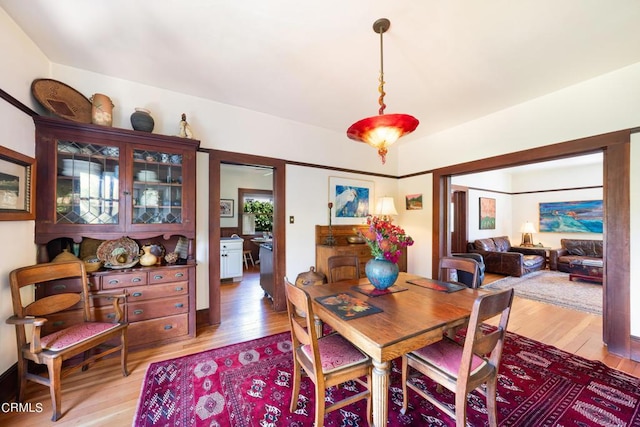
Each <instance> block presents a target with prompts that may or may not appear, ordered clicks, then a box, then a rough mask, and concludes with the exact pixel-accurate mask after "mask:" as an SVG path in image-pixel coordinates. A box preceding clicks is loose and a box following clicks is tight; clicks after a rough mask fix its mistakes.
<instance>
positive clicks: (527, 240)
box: [520, 221, 537, 246]
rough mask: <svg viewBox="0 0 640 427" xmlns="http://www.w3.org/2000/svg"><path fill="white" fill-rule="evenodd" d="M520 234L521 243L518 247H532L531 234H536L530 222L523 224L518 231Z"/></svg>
mask: <svg viewBox="0 0 640 427" xmlns="http://www.w3.org/2000/svg"><path fill="white" fill-rule="evenodd" d="M520 231H521V232H522V243H520V246H533V233H537V231H536V228H535V226H534V225H533V223H532V222H529V221H527V222H525V223H524V224H523V225H522V228H521V229H520Z"/></svg>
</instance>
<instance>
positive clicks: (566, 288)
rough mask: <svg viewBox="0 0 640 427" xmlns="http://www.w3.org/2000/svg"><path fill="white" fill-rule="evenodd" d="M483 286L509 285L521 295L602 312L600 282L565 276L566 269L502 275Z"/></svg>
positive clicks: (497, 286) (499, 287)
mask: <svg viewBox="0 0 640 427" xmlns="http://www.w3.org/2000/svg"><path fill="white" fill-rule="evenodd" d="M483 288H484V289H498V290H501V289H510V288H513V290H514V291H515V293H516V296H519V297H521V298H527V299H532V300H535V301H540V302H544V303H547V304H553V305H558V306H560V307H565V308H571V309H574V310H580V311H586V312H587V313H592V314H598V315H602V291H603V289H602V284H600V283H595V282H594V283H592V282H587V281H582V280H569V273H563V272H561V271H548V270H542V271H534V272H533V273H529V274H527V275H525V276H522V277H505V278H504V279H500V280H497V281H495V282H493V283H489V284H488V285H486V286H483Z"/></svg>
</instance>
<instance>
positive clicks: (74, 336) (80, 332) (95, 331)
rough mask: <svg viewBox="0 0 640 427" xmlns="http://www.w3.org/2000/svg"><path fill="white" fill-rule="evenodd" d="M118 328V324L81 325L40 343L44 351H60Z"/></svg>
mask: <svg viewBox="0 0 640 427" xmlns="http://www.w3.org/2000/svg"><path fill="white" fill-rule="evenodd" d="M118 326H120V325H119V324H118V323H100V322H86V323H79V324H77V325H72V326H70V327H68V328H66V329H63V330H61V331H57V332H54V333H52V334H49V335H46V336H44V337H42V338H40V343H41V345H42V348H44V349H47V350H53V351H60V350H64V349H65V348H69V347H71V346H73V345H76V344H78V343H81V342H82V341H85V340H88V339H90V338H93V337H95V336H97V335H100V334H102V333H104V332H106V331H108V330H110V329H113V328H116V327H118Z"/></svg>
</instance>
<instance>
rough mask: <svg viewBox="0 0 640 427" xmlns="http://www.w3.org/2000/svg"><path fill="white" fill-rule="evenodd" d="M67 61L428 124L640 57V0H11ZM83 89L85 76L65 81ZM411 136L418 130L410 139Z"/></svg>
mask: <svg viewBox="0 0 640 427" xmlns="http://www.w3.org/2000/svg"><path fill="white" fill-rule="evenodd" d="M0 7H2V8H3V9H4V10H5V11H6V12H7V13H8V14H9V15H10V16H11V17H12V18H13V19H14V20H15V21H16V23H17V24H18V25H19V26H20V27H21V28H22V29H23V30H24V31H25V32H26V33H27V34H28V35H29V37H31V38H32V39H33V40H34V42H35V43H36V44H37V45H38V46H39V47H40V48H41V49H42V51H43V52H44V53H45V55H47V57H48V58H49V59H50V60H51V61H53V62H54V63H58V64H63V65H67V66H71V67H76V68H81V69H86V70H90V71H93V72H97V73H101V74H106V75H110V76H114V77H118V78H122V79H126V80H131V81H136V82H140V83H144V84H148V85H151V86H156V87H160V88H165V89H169V90H174V91H177V92H182V93H186V94H191V95H196V96H200V97H203V98H207V99H211V100H214V101H218V102H221V103H225V104H230V105H234V106H239V107H244V108H247V109H251V110H255V111H260V112H264V113H267V114H271V115H274V116H279V117H283V118H287V119H291V120H294V121H298V122H303V123H308V124H312V125H315V126H319V127H322V128H327V129H332V130H336V131H339V132H345V131H346V129H347V127H348V126H349V125H350V124H351V123H352V122H354V121H356V120H359V119H361V118H364V117H366V116H371V115H375V114H377V108H378V106H377V97H378V94H377V84H378V83H377V79H378V72H379V61H380V47H379V36H378V35H377V34H376V33H374V31H373V29H372V24H373V22H374V21H375V20H376V19H378V18H381V17H386V18H389V19H390V20H391V29H390V30H389V31H388V32H387V33H386V34H385V36H384V59H385V63H384V68H385V80H386V82H387V83H386V86H385V90H386V92H387V96H386V98H385V101H386V104H387V106H388V107H387V110H386V112H387V113H393V112H402V113H408V114H412V115H414V116H415V117H416V118H418V119H419V120H420V126H419V127H418V130H417V131H416V132H415V135H426V134H430V133H433V132H436V131H439V130H443V129H446V128H448V127H451V126H454V125H457V124H460V123H463V122H466V121H469V120H472V119H475V118H478V117H481V116H484V115H487V114H489V113H492V112H495V111H498V110H501V109H504V108H506V107H509V106H511V105H515V104H518V103H521V102H524V101H526V100H529V99H532V98H536V97H539V96H542V95H544V94H547V93H550V92H553V91H556V90H559V89H561V88H564V87H567V86H570V85H573V84H575V83H578V82H581V81H584V80H587V79H590V78H593V77H595V76H598V75H601V74H604V73H607V72H610V71H613V70H616V69H619V68H622V67H624V66H627V65H630V64H633V63H636V62H640V1H638V0H611V1H600V0H592V1H589V0H562V1H557V0H517V1H513V0H511V1H510V0H483V1H477V0H449V1H443V0H396V1H391V0H322V1H313V0H310V1H309V0H308V1H299V0H296V1H294V0H181V1H177V0H153V1H151V0H137V1H132V0H108V1H101V2H97V1H86V0H55V1H52V0H29V1H25V0H0ZM65 83H67V84H69V85H71V86H73V82H65ZM408 138H412V136H409V137H408Z"/></svg>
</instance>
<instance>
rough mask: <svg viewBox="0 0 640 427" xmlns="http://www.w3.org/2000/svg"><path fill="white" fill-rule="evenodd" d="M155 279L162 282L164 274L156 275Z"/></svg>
mask: <svg viewBox="0 0 640 427" xmlns="http://www.w3.org/2000/svg"><path fill="white" fill-rule="evenodd" d="M153 278H154V279H156V280H162V278H163V276H162V274H156V275H155V276H153Z"/></svg>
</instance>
